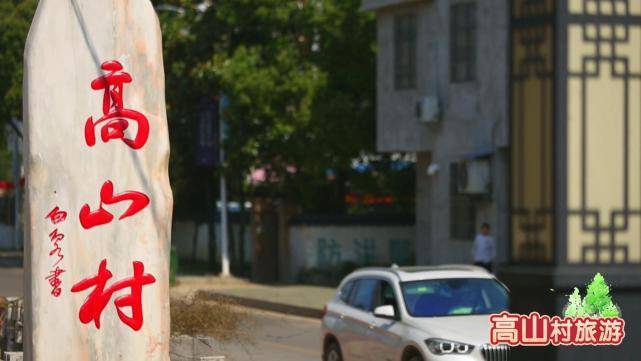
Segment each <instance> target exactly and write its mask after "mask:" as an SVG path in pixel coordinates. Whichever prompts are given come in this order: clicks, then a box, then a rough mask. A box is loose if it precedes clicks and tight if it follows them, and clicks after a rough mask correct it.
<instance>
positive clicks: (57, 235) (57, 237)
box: [45, 207, 67, 297]
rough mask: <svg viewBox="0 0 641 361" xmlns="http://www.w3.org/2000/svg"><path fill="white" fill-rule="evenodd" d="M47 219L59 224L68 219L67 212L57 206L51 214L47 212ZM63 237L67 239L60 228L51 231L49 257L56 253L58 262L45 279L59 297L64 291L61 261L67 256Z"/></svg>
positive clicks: (52, 291)
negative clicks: (62, 243)
mask: <svg viewBox="0 0 641 361" xmlns="http://www.w3.org/2000/svg"><path fill="white" fill-rule="evenodd" d="M45 219H48V220H49V221H51V224H53V225H57V224H58V223H61V222H64V221H65V220H66V219H67V212H65V211H61V210H60V208H59V207H55V208H54V209H52V210H51V212H49V214H47V216H46V217H45ZM63 239H65V235H64V234H62V233H61V232H60V231H59V230H58V228H56V229H54V230H53V231H52V232H51V233H49V240H50V242H51V251H49V257H53V256H54V255H55V258H56V262H55V263H54V264H53V266H52V269H51V270H50V271H49V274H48V275H47V276H46V277H45V280H47V281H48V282H49V285H51V287H52V289H51V294H52V295H53V296H54V297H59V296H60V294H61V293H62V288H61V287H60V286H61V285H62V280H61V279H60V275H62V273H64V272H65V270H64V269H63V268H61V267H60V263H61V262H62V260H63V259H64V258H65V256H64V254H63V253H62V246H61V245H60V242H62V240H63Z"/></svg>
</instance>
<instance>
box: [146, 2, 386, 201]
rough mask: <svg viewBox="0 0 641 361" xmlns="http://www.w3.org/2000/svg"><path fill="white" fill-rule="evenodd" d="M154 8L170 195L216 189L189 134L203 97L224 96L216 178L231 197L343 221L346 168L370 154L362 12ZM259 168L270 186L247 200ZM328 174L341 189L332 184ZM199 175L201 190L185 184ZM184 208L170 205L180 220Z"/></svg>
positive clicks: (370, 25) (367, 37)
mask: <svg viewBox="0 0 641 361" xmlns="http://www.w3.org/2000/svg"><path fill="white" fill-rule="evenodd" d="M155 3H156V8H157V9H159V15H160V19H161V26H162V30H163V34H164V51H165V70H166V73H167V99H168V110H169V119H170V130H171V137H172V146H173V152H172V154H173V155H172V170H171V171H172V175H173V178H174V182H173V185H174V189H175V190H176V193H183V192H181V189H182V187H187V188H189V189H190V190H192V191H194V190H195V191H197V192H198V191H200V192H199V193H202V192H203V191H204V188H206V187H207V183H208V182H214V179H213V178H212V175H213V172H211V173H208V172H207V170H206V169H198V168H196V167H194V164H193V151H194V150H193V140H194V139H195V135H194V134H193V132H194V129H195V127H194V126H193V122H194V121H195V119H197V114H196V109H195V105H196V104H197V102H198V99H199V98H200V97H202V96H211V97H213V96H217V95H219V94H221V93H224V94H225V95H227V96H228V97H229V99H230V107H229V108H228V109H227V111H226V112H225V114H224V117H225V121H226V123H227V125H228V132H227V135H228V138H227V141H226V143H225V145H224V146H225V151H226V154H227V155H228V157H227V162H226V163H225V164H224V166H223V167H220V168H219V169H218V170H219V171H225V172H226V173H227V174H228V175H229V176H230V179H232V180H233V182H232V184H231V185H232V193H236V194H238V193H239V192H243V191H247V190H250V191H254V192H258V193H260V194H267V195H269V196H276V197H279V198H286V199H287V198H290V199H295V200H296V202H297V203H298V204H300V205H301V206H303V208H309V209H312V210H314V211H319V210H321V211H322V210H327V211H336V210H338V209H340V207H341V205H342V202H343V199H342V198H343V193H344V192H345V189H344V185H345V183H346V178H347V177H348V176H349V172H350V166H351V160H352V159H353V158H355V157H357V156H358V155H359V154H360V153H362V152H373V151H374V134H375V127H374V119H375V118H374V97H375V91H374V89H375V78H376V76H375V55H374V51H375V48H374V43H375V42H374V35H375V28H374V21H373V20H374V19H373V15H372V14H369V13H364V12H361V11H359V7H360V1H359V0H298V1H288V0H235V1H216V2H213V3H212V4H211V6H198V4H200V2H195V1H186V0H173V1H172V0H167V1H155ZM257 168H261V169H263V170H265V171H266V172H267V173H268V175H267V177H266V178H267V180H268V181H267V182H265V183H263V184H261V185H260V186H258V187H256V188H253V189H247V186H248V183H247V182H246V178H247V176H248V174H249V173H250V172H251V171H252V170H253V169H257ZM328 169H331V170H332V172H334V173H335V174H337V177H336V180H334V181H332V180H328V178H327V176H326V172H327V170H328ZM195 175H200V176H199V177H198V179H199V181H196V182H191V179H192V178H193V177H194V176H195ZM192 193H193V192H192ZM180 200H181V196H180V195H177V206H178V207H179V208H180V206H179V205H178V203H183V202H181V201H180ZM184 204H193V202H184ZM190 210H193V207H190ZM177 212H178V213H180V209H178V210H177Z"/></svg>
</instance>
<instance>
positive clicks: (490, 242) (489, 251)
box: [472, 223, 496, 273]
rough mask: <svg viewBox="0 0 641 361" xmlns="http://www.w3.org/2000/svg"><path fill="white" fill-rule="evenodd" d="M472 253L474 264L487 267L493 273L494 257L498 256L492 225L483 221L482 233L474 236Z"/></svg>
mask: <svg viewBox="0 0 641 361" xmlns="http://www.w3.org/2000/svg"><path fill="white" fill-rule="evenodd" d="M472 253H473V256H474V264H475V265H477V266H481V267H483V268H485V269H486V270H488V272H490V273H491V272H492V265H493V264H494V258H496V246H495V244H494V238H492V236H490V225H489V224H488V223H483V225H482V226H481V233H479V234H477V235H476V237H475V238H474V246H473V249H472Z"/></svg>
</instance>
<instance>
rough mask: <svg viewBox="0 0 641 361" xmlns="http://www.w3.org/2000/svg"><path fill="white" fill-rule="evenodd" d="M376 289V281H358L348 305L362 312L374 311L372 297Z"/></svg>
mask: <svg viewBox="0 0 641 361" xmlns="http://www.w3.org/2000/svg"><path fill="white" fill-rule="evenodd" d="M377 289H378V281H377V280H373V279H362V280H358V281H357V283H356V286H355V287H354V290H353V291H352V296H351V297H350V300H349V304H350V305H351V306H353V307H356V308H358V309H361V310H363V311H372V310H373V309H374V296H375V294H376V291H377Z"/></svg>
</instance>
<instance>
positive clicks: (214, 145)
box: [196, 97, 220, 166]
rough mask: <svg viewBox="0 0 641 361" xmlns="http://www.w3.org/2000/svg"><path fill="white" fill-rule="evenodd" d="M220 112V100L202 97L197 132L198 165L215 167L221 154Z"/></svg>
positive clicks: (199, 105) (199, 103)
mask: <svg viewBox="0 0 641 361" xmlns="http://www.w3.org/2000/svg"><path fill="white" fill-rule="evenodd" d="M219 122H220V112H219V109H218V100H217V99H216V98H212V97H202V98H201V99H200V101H199V102H198V129H197V130H196V164H197V165H200V166H215V165H217V164H218V161H219V157H220V155H219V152H220V134H219V129H220V124H219Z"/></svg>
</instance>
